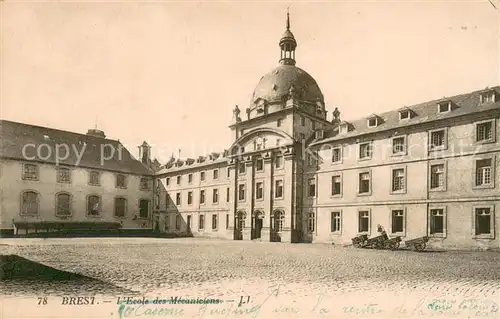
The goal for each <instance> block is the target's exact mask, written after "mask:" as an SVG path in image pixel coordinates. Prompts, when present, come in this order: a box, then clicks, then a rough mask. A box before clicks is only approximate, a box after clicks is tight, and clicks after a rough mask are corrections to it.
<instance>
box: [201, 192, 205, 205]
mask: <svg viewBox="0 0 500 319" xmlns="http://www.w3.org/2000/svg"><path fill="white" fill-rule="evenodd" d="M200 204H205V190H204V189H202V190H200Z"/></svg>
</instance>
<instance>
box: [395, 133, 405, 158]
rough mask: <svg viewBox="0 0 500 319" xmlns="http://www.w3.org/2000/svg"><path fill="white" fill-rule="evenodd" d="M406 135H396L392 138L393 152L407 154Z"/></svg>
mask: <svg viewBox="0 0 500 319" xmlns="http://www.w3.org/2000/svg"><path fill="white" fill-rule="evenodd" d="M405 140H406V139H405V137H404V136H401V137H395V138H393V139H392V154H405V153H406V141H405Z"/></svg>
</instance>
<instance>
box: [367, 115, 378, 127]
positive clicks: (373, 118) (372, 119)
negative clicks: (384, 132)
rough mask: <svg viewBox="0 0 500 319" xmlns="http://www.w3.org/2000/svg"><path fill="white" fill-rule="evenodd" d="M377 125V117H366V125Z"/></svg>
mask: <svg viewBox="0 0 500 319" xmlns="http://www.w3.org/2000/svg"><path fill="white" fill-rule="evenodd" d="M375 126H377V118H376V117H372V118H371V119H368V127H375Z"/></svg>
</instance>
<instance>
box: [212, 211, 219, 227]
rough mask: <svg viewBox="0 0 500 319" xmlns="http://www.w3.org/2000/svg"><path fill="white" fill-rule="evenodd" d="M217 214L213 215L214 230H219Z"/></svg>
mask: <svg viewBox="0 0 500 319" xmlns="http://www.w3.org/2000/svg"><path fill="white" fill-rule="evenodd" d="M217 224H218V223H217V214H212V230H216V229H217V226H218V225H217Z"/></svg>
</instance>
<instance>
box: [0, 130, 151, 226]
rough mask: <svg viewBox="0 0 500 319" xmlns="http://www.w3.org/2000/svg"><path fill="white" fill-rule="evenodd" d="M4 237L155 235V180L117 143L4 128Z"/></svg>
mask: <svg viewBox="0 0 500 319" xmlns="http://www.w3.org/2000/svg"><path fill="white" fill-rule="evenodd" d="M0 132H1V136H0V137H1V143H2V144H1V150H2V151H1V154H0V156H1V162H0V174H1V175H0V176H1V177H0V185H1V187H0V217H1V218H0V230H1V232H2V233H3V234H11V233H16V234H25V233H33V232H47V231H54V230H75V229H80V230H82V229H88V230H97V229H99V230H107V229H115V228H122V229H151V228H152V221H151V217H152V213H153V202H152V201H153V172H154V170H155V169H157V168H158V166H159V163H158V162H157V161H152V160H151V159H150V147H149V146H148V145H147V144H146V143H144V144H143V145H142V146H141V147H140V149H141V161H138V160H136V159H135V158H134V157H133V156H132V155H131V154H130V153H129V152H128V150H127V149H126V148H125V147H124V146H123V145H122V144H121V143H120V142H119V141H116V140H111V139H107V138H106V136H105V134H104V132H102V131H100V130H97V129H90V130H89V131H88V133H87V134H78V133H73V132H67V131H61V130H57V129H53V128H47V127H40V126H34V125H28V124H23V123H16V122H11V121H5V120H2V121H0Z"/></svg>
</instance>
